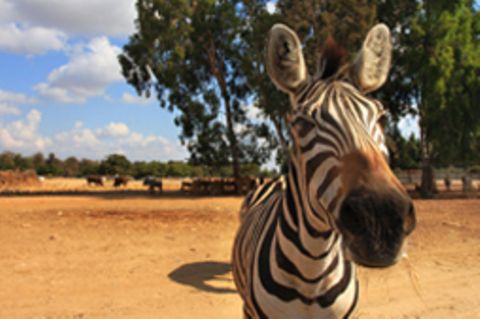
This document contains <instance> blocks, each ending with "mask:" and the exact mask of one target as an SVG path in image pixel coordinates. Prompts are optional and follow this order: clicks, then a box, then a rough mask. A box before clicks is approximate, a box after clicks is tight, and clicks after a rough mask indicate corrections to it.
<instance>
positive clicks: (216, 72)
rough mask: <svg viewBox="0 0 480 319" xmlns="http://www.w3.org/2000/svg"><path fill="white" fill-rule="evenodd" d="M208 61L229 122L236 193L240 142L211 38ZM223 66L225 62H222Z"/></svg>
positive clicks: (221, 70) (229, 138) (238, 177)
mask: <svg viewBox="0 0 480 319" xmlns="http://www.w3.org/2000/svg"><path fill="white" fill-rule="evenodd" d="M207 52H208V60H209V64H210V70H211V71H212V74H213V76H214V77H215V79H216V80H217V83H218V86H219V87H220V91H221V94H222V99H223V103H224V105H225V117H226V121H227V138H228V142H229V144H230V152H231V153H232V168H233V177H234V178H235V188H236V192H237V193H238V192H239V191H240V187H239V183H240V160H239V152H238V141H237V137H236V136H235V131H234V127H233V124H234V123H233V112H232V106H231V104H230V96H229V94H228V90H227V84H226V82H225V72H224V70H223V68H222V67H219V65H218V63H219V61H218V60H217V54H216V47H215V42H214V41H213V38H212V37H211V36H210V37H209V41H208V48H207ZM221 64H222V65H223V62H221Z"/></svg>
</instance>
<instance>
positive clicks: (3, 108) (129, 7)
mask: <svg viewBox="0 0 480 319" xmlns="http://www.w3.org/2000/svg"><path fill="white" fill-rule="evenodd" d="M134 3H135V1H134V0H102V1H97V0H0V70H1V72H0V152H3V151H5V150H9V151H13V152H19V153H22V154H24V155H31V154H33V153H35V152H43V153H44V154H47V153H49V152H54V153H55V154H57V155H58V156H59V157H61V158H66V157H68V156H76V157H79V158H90V159H102V158H104V157H105V156H106V155H108V154H111V153H122V154H125V155H127V156H128V158H129V159H131V160H153V159H156V160H164V161H166V160H178V159H185V158H187V157H188V153H187V151H186V149H185V148H184V147H182V146H181V145H180V142H179V140H178V135H179V129H178V128H177V127H175V126H174V124H173V117H174V115H173V114H171V113H169V112H168V111H166V110H163V109H162V108H160V107H159V106H158V103H157V102H156V101H155V100H154V99H148V100H147V99H145V98H140V97H138V96H137V94H136V92H135V90H133V88H132V87H130V86H129V85H127V84H126V82H125V80H124V79H123V77H122V75H121V73H120V66H119V64H118V62H117V55H118V54H119V53H120V52H121V48H122V46H123V45H124V44H125V43H127V41H128V36H129V35H131V34H132V33H133V32H134V31H135V28H134V19H135V17H136V12H135V6H134Z"/></svg>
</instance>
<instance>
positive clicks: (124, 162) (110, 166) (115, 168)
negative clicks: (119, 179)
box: [99, 154, 131, 175]
mask: <svg viewBox="0 0 480 319" xmlns="http://www.w3.org/2000/svg"><path fill="white" fill-rule="evenodd" d="M130 167H131V163H130V161H129V160H128V159H127V158H126V157H125V155H121V154H111V155H108V156H107V158H106V159H105V160H103V161H102V162H101V163H100V167H99V172H100V174H106V175H117V174H118V175H127V174H129V173H130Z"/></svg>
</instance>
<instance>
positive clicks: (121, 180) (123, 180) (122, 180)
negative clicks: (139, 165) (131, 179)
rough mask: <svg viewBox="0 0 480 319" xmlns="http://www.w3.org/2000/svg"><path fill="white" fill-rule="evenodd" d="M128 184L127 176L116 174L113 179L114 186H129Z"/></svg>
mask: <svg viewBox="0 0 480 319" xmlns="http://www.w3.org/2000/svg"><path fill="white" fill-rule="evenodd" d="M127 184H128V177H127V176H115V179H114V180H113V186H114V187H120V186H127Z"/></svg>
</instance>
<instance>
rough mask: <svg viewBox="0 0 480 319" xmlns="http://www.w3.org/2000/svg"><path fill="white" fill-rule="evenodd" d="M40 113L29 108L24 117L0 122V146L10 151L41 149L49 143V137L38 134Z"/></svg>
mask: <svg viewBox="0 0 480 319" xmlns="http://www.w3.org/2000/svg"><path fill="white" fill-rule="evenodd" d="M41 120H42V114H41V113H40V112H39V111H38V110H36V109H33V110H31V111H30V112H29V113H28V114H27V116H26V118H25V119H23V120H18V121H14V122H10V123H0V124H1V125H0V146H2V147H1V148H3V149H8V150H12V151H27V150H31V151H42V150H44V149H45V147H47V146H48V145H50V144H51V141H50V139H49V138H45V137H42V136H40V135H39V134H38V127H39V125H40V121H41Z"/></svg>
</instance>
